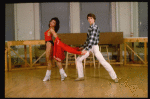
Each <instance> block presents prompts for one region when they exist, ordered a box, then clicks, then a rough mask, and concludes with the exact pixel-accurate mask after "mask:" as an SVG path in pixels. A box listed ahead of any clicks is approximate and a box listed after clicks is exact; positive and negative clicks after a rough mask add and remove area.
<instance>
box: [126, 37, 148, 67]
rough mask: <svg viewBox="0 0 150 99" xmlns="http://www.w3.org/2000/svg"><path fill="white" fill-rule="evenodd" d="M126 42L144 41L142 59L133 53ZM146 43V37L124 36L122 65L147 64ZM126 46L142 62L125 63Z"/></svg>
mask: <svg viewBox="0 0 150 99" xmlns="http://www.w3.org/2000/svg"><path fill="white" fill-rule="evenodd" d="M127 42H144V60H143V59H142V58H141V57H140V56H138V55H137V54H136V53H135V51H134V50H133V49H132V48H131V47H130V46H129V45H128V44H127ZM147 43H148V37H126V38H124V65H130V66H148V62H147ZM127 47H128V48H129V49H130V50H131V51H132V52H133V53H134V54H135V55H136V56H137V57H138V58H139V59H140V60H141V61H142V63H143V64H127V59H126V51H127V49H126V48H127Z"/></svg>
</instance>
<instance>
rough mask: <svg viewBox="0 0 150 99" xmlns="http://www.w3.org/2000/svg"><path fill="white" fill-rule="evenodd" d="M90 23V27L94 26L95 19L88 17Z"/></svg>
mask: <svg viewBox="0 0 150 99" xmlns="http://www.w3.org/2000/svg"><path fill="white" fill-rule="evenodd" d="M88 22H89V23H90V25H92V24H93V23H94V22H95V20H94V19H93V17H88Z"/></svg>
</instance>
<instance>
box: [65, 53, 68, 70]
mask: <svg viewBox="0 0 150 99" xmlns="http://www.w3.org/2000/svg"><path fill="white" fill-rule="evenodd" d="M67 68H68V52H67V55H66V66H65V69H67Z"/></svg>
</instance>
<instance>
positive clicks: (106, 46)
mask: <svg viewBox="0 0 150 99" xmlns="http://www.w3.org/2000/svg"><path fill="white" fill-rule="evenodd" d="M99 47H100V52H101V48H102V47H105V48H106V52H107V59H108V62H109V63H110V60H109V55H108V45H100V46H99ZM98 68H100V63H99V64H98Z"/></svg>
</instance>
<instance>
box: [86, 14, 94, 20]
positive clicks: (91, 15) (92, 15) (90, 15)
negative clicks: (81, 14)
mask: <svg viewBox="0 0 150 99" xmlns="http://www.w3.org/2000/svg"><path fill="white" fill-rule="evenodd" d="M88 17H93V19H94V20H96V16H95V15H94V14H93V13H89V14H88V15H87V20H88Z"/></svg>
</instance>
